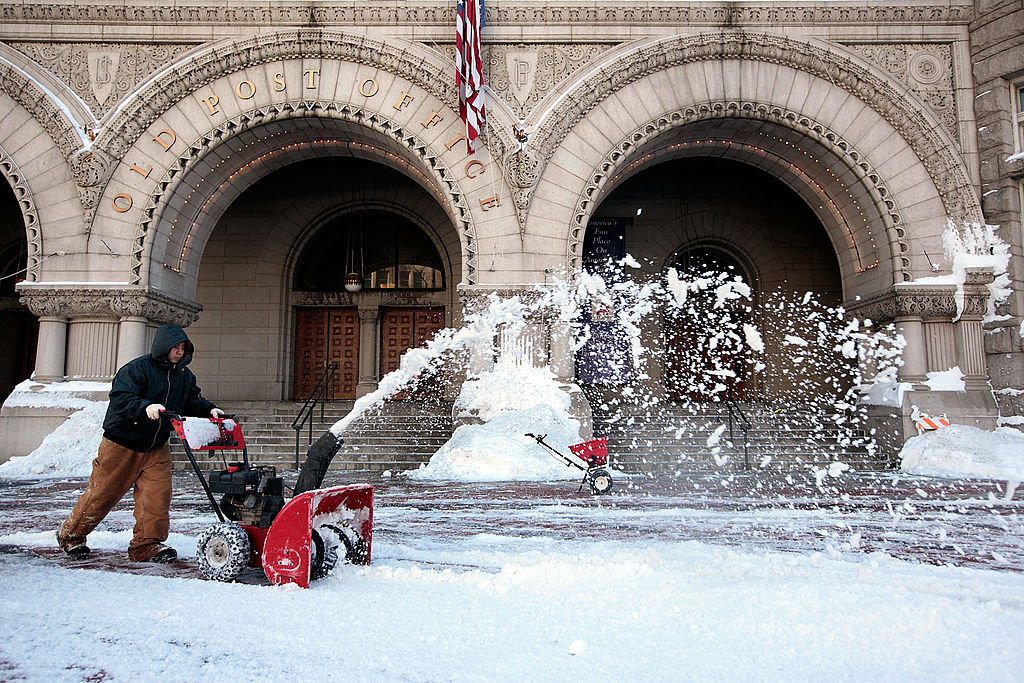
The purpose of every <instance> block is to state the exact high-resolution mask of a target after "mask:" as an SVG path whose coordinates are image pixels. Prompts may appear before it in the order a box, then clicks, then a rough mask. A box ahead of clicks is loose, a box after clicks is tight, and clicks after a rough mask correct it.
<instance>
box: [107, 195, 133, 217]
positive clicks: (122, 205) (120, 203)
mask: <svg viewBox="0 0 1024 683" xmlns="http://www.w3.org/2000/svg"><path fill="white" fill-rule="evenodd" d="M111 203H112V204H113V205H114V211H117V212H118V213H124V212H125V211H127V210H128V209H130V208H132V198H131V195H127V194H125V193H123V192H122V193H121V194H119V195H117V196H115V197H114V198H113V199H112V200H111Z"/></svg>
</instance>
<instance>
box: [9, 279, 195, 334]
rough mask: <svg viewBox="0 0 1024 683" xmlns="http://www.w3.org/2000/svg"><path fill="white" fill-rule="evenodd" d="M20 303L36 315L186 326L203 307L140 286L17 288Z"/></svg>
mask: <svg viewBox="0 0 1024 683" xmlns="http://www.w3.org/2000/svg"><path fill="white" fill-rule="evenodd" d="M18 292H19V294H21V303H22V304H24V305H25V306H26V307H28V310H29V311H31V312H32V314H33V315H36V316H40V317H42V316H46V317H54V318H65V319H68V320H71V319H74V318H83V317H92V318H111V319H114V320H116V319H119V318H122V317H136V318H146V319H148V320H151V321H153V322H159V323H173V324H175V325H180V326H182V327H186V326H188V325H191V324H192V323H194V322H195V321H197V320H199V312H200V311H202V310H203V307H202V306H201V305H199V304H197V303H193V302H189V301H182V300H180V299H176V298H174V297H171V296H168V295H166V294H161V293H159V292H152V291H147V290H145V289H142V288H139V287H95V286H89V285H88V284H83V285H79V286H76V287H75V288H74V289H71V288H63V287H35V286H31V287H22V286H19V287H18Z"/></svg>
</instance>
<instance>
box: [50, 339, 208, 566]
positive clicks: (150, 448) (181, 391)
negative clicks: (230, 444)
mask: <svg viewBox="0 0 1024 683" xmlns="http://www.w3.org/2000/svg"><path fill="white" fill-rule="evenodd" d="M194 353H195V347H194V346H193V345H192V342H191V341H189V339H188V335H186V334H185V331H184V330H183V329H181V328H180V327H178V326H177V325H163V326H161V327H160V329H158V330H157V331H156V335H155V336H154V337H153V346H152V348H151V350H150V352H149V353H148V354H146V355H145V356H139V357H138V358H136V359H134V360H131V361H129V362H128V363H126V364H125V365H124V366H123V367H122V368H121V369H120V370H118V371H117V374H116V375H115V376H114V381H113V384H112V386H111V389H110V405H109V406H107V413H106V416H105V417H104V419H103V440H102V441H100V447H99V452H98V454H97V455H96V459H95V460H93V461H92V474H91V475H90V477H89V484H88V486H86V488H85V491H84V492H83V493H82V495H81V496H80V497H79V499H78V502H77V503H76V504H75V508H74V510H72V511H71V514H70V515H68V518H67V519H66V520H64V524H63V525H61V527H60V530H59V531H58V532H57V543H58V544H59V545H60V547H61V549H62V550H63V551H64V552H65V553H67V555H68V556H69V557H71V558H72V559H75V560H83V559H85V558H87V557H88V556H89V546H87V545H86V544H85V541H86V537H87V536H88V535H89V533H90V532H91V531H92V530H93V529H95V528H96V527H97V525H99V523H100V522H101V521H103V518H104V517H106V516H107V514H108V513H109V512H110V511H111V510H112V509H113V507H114V506H115V505H116V504H117V502H118V501H119V500H121V498H122V497H123V496H124V494H126V493H128V490H129V489H131V488H132V487H135V494H134V495H135V529H134V532H133V536H132V540H131V543H130V544H129V545H128V558H129V559H131V560H132V561H134V562H173V561H174V560H176V559H177V557H178V553H177V552H176V551H175V550H174V548H170V547H168V546H166V545H164V541H166V540H167V534H168V531H169V529H170V508H171V448H170V444H169V442H168V437H169V436H170V433H171V425H170V423H169V422H168V421H167V420H164V419H162V415H161V414H162V413H163V412H164V411H165V410H169V411H172V412H175V413H181V414H184V415H210V416H211V417H219V416H221V415H223V414H224V413H223V411H221V410H220V409H219V408H217V407H216V406H215V405H214V404H213V403H211V402H210V401H207V400H206V399H205V398H203V394H202V391H200V389H199V387H198V386H197V384H196V376H195V375H194V374H192V371H191V370H189V369H188V367H186V366H187V365H188V364H189V362H190V361H191V360H192V355H193V354H194Z"/></svg>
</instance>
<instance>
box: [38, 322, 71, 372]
mask: <svg viewBox="0 0 1024 683" xmlns="http://www.w3.org/2000/svg"><path fill="white" fill-rule="evenodd" d="M67 341H68V321H67V319H66V318H61V317H57V316H40V317H39V339H38V341H37V342H36V368H35V372H34V373H32V379H34V380H35V381H37V382H61V381H63V380H64V358H65V354H66V353H67Z"/></svg>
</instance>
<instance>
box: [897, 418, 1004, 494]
mask: <svg viewBox="0 0 1024 683" xmlns="http://www.w3.org/2000/svg"><path fill="white" fill-rule="evenodd" d="M900 459H901V461H902V465H901V469H902V470H903V471H904V472H907V473H909V474H921V475H924V476H928V477H942V478H944V479H961V478H966V477H975V478H980V479H996V480H1001V481H1018V482H1019V481H1022V480H1024V436H1022V435H1021V434H1020V432H1017V431H1016V430H1014V429H1009V428H999V429H996V430H995V431H994V432H989V431H986V430H984V429H978V428H977V427H970V426H967V425H950V426H948V427H943V428H941V429H936V430H935V431H931V432H925V433H924V434H921V435H920V436H915V437H912V438H910V439H908V440H907V443H906V444H904V446H903V450H902V451H900Z"/></svg>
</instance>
